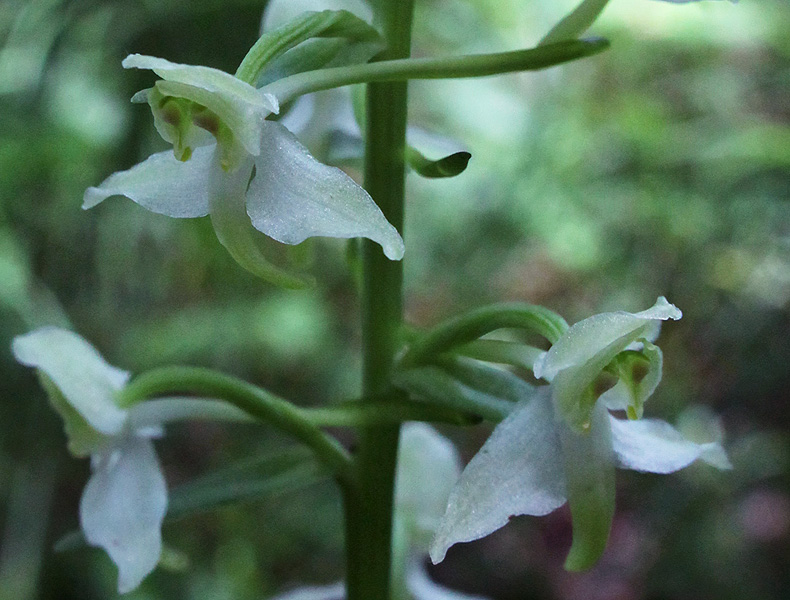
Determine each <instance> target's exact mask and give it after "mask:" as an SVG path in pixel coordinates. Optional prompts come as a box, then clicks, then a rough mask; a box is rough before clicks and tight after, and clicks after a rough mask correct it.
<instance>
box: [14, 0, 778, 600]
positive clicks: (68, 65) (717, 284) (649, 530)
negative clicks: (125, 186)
mask: <svg viewBox="0 0 790 600" xmlns="http://www.w3.org/2000/svg"><path fill="white" fill-rule="evenodd" d="M0 2H1V4H0V369H1V370H2V376H0V443H1V445H0V515H5V516H4V521H3V522H2V525H0V527H2V530H1V531H0V535H1V536H2V537H0V599H2V600H5V599H6V598H14V599H17V598H19V599H28V598H42V599H55V598H58V599H60V598H71V597H74V598H80V599H90V598H106V597H111V596H112V594H113V593H114V592H113V590H114V583H115V573H114V570H113V567H112V565H111V564H110V562H109V560H108V559H107V558H106V557H105V556H103V555H102V554H101V553H100V552H98V551H94V550H89V551H86V550H83V551H79V552H64V553H60V554H53V553H52V551H51V546H52V543H53V542H54V541H55V540H56V539H58V538H59V537H60V536H61V535H62V534H63V533H65V532H67V531H69V530H71V529H72V528H73V527H74V526H75V525H76V515H77V502H78V497H79V493H80V490H81V489H82V486H83V484H84V482H85V479H86V477H87V469H88V467H87V464H84V461H83V462H77V461H74V460H71V459H69V458H67V456H66V453H65V443H64V438H63V435H62V432H61V430H60V424H59V423H58V421H57V417H56V416H55V415H54V413H53V411H51V409H50V408H49V407H48V406H47V403H46V401H45V399H44V398H43V396H42V393H41V392H40V391H38V387H37V386H36V385H35V379H34V377H33V376H32V375H31V374H30V373H29V372H27V371H26V370H24V369H22V368H21V367H19V366H18V365H17V364H16V363H14V362H13V361H12V358H11V355H10V350H9V344H10V339H11V337H12V336H14V335H16V334H19V333H22V332H24V331H26V330H28V329H30V328H31V327H34V326H36V325H40V324H43V323H57V324H65V323H69V322H70V323H72V324H73V326H74V327H75V328H76V329H77V330H78V331H79V332H80V333H81V334H82V335H83V336H85V337H86V338H87V339H89V340H91V342H93V343H94V344H95V345H96V346H97V347H98V348H100V349H101V351H102V353H103V354H104V355H105V356H106V357H107V359H108V360H109V361H110V362H112V363H113V364H116V365H119V366H122V367H123V368H126V369H129V370H132V371H135V372H139V371H140V370H143V369H146V368H150V367H153V366H159V365H163V364H178V363H181V364H195V365H206V366H211V367H215V368H221V369H225V370H227V371H229V372H232V373H234V374H236V375H239V376H242V377H245V378H247V379H249V380H251V381H254V382H256V383H260V384H263V385H266V386H267V387H269V388H270V389H272V390H274V391H276V392H278V393H281V394H282V395H284V396H285V397H288V398H291V399H293V400H295V401H297V402H299V403H302V404H314V403H326V402H331V401H336V400H339V399H343V398H348V397H351V396H353V395H354V394H355V393H356V391H357V385H358V380H359V375H358V363H359V359H358V350H359V329H358V323H357V308H358V300H357V292H356V287H355V286H356V284H355V281H354V278H353V277H352V276H350V275H349V274H348V272H347V270H346V268H345V262H344V261H345V247H344V245H343V243H342V242H339V241H332V240H318V241H316V242H315V244H314V247H315V249H317V250H320V251H318V252H315V254H314V259H313V260H314V262H315V265H314V267H313V269H314V271H315V273H318V274H320V279H321V284H320V285H319V286H318V287H317V288H316V289H314V290H309V291H305V292H284V291H279V290H275V289H272V288H268V287H265V286H263V285H262V284H260V283H259V282H258V281H256V280H255V279H254V278H253V277H252V276H249V275H247V274H246V273H245V272H244V271H242V270H241V269H238V268H237V267H236V266H235V265H234V264H233V263H232V261H231V259H230V258H229V257H228V256H227V255H226V254H225V253H224V251H223V249H222V248H221V246H220V245H219V244H218V242H217V241H216V238H215V236H214V235H213V232H212V231H211V228H210V225H209V224H208V223H207V222H206V220H205V219H198V220H188V221H187V220H172V219H167V218H165V217H160V216H157V215H154V214H151V213H148V212H147V211H144V210H142V209H140V208H139V207H137V206H135V205H134V204H133V203H131V202H128V201H124V200H121V199H116V200H112V201H108V202H107V203H106V204H105V205H103V206H101V207H99V208H97V209H95V210H93V211H90V212H83V211H81V210H80V209H79V206H80V203H81V199H82V193H83V191H84V189H85V188H86V187H88V186H89V185H96V184H97V183H99V182H100V181H101V180H102V179H103V178H104V177H106V176H107V175H108V174H109V173H111V172H113V171H116V170H119V169H123V168H127V167H129V166H130V165H132V164H134V163H135V162H138V161H139V160H140V159H142V158H144V157H145V156H147V155H148V154H149V153H150V152H151V151H152V150H155V149H160V148H163V147H164V144H163V143H162V142H161V140H159V139H158V137H157V135H156V133H155V131H154V128H153V127H152V124H151V119H150V115H149V114H148V111H146V110H144V109H143V108H141V107H137V106H134V105H131V104H130V103H129V102H128V99H129V98H130V97H131V96H132V94H133V93H134V92H136V91H137V90H139V89H141V88H143V87H147V86H148V85H150V84H151V82H152V79H151V78H150V76H149V75H148V74H146V73H141V72H130V71H123V70H122V69H121V68H120V61H121V59H122V58H123V57H124V56H126V54H128V53H131V52H139V53H143V54H152V55H156V56H162V57H165V58H168V59H169V60H173V61H177V62H185V63H192V64H206V65H209V66H213V67H217V68H222V69H224V70H227V71H231V72H232V71H233V70H234V69H235V68H236V66H237V65H238V62H239V61H240V60H241V58H242V57H243V55H244V53H245V51H246V49H247V48H249V46H250V45H251V44H252V43H253V42H254V40H255V39H256V36H257V30H258V24H259V19H260V14H261V11H262V9H263V4H264V3H263V2H262V1H261V0H224V1H222V0H203V1H197V0H195V1H186V0H156V1H153V0H136V1H134V2H120V1H109V0H70V1H67V0H0ZM417 4H418V11H417V20H416V29H415V34H414V39H415V47H414V51H415V54H417V55H447V54H451V53H461V52H481V51H495V50H504V49H514V48H517V47H520V46H526V45H529V44H532V43H535V42H537V41H538V40H539V39H540V38H541V37H542V35H543V34H544V33H545V32H546V31H547V30H548V29H549V27H550V26H551V25H552V24H553V22H554V21H555V20H556V19H558V18H559V17H560V16H562V14H563V13H564V11H567V10H568V9H570V8H571V7H572V6H573V4H574V2H572V1H571V0H563V1H562V2H557V1H554V0H418V3H417ZM788 30H790V4H788V3H787V2H786V0H742V1H741V2H740V3H739V4H737V5H733V4H730V3H725V2H711V3H704V2H703V3H699V4H696V3H695V4H693V5H683V6H681V5H672V4H667V3H661V2H650V1H648V0H617V1H616V2H612V3H611V4H610V6H609V8H607V10H606V12H605V13H604V16H603V18H602V19H601V20H600V21H599V23H597V24H596V25H595V26H594V28H593V29H592V30H591V32H590V33H591V34H594V35H604V36H606V37H609V38H610V39H611V40H612V42H613V45H612V49H611V50H610V51H609V52H607V53H604V54H602V55H600V56H597V57H594V58H592V59H588V60H585V61H581V62H579V63H576V64H572V65H568V66H565V67H561V68H558V69H552V70H550V71H547V72H545V73H538V74H527V75H513V76H507V77H498V78H489V79H482V80H477V81H471V80H470V81H446V82H416V83H413V84H412V85H411V91H412V101H411V105H410V110H411V115H412V120H413V122H414V124H415V125H418V126H420V127H422V128H424V129H427V130H431V131H435V132H437V133H440V134H443V135H449V136H452V137H454V138H455V139H456V140H458V141H459V142H460V143H462V144H463V146H464V147H465V148H466V149H468V150H469V151H470V152H471V153H472V156H473V157H472V160H471V162H470V163H469V167H468V169H467V170H466V171H465V172H464V173H463V174H462V175H460V176H458V177H456V178H453V179H446V180H424V179H418V178H417V177H415V176H410V178H409V181H408V183H409V192H410V196H409V204H408V213H407V214H408V223H407V231H406V244H407V253H406V260H407V263H406V273H407V297H406V301H407V307H408V317H409V319H410V320H411V321H412V322H413V323H415V324H418V325H428V324H433V323H435V322H436V321H437V320H439V319H440V318H442V317H445V316H448V315H450V314H453V313H455V312H458V311H459V310H462V309H465V308H470V307H472V306H476V305H479V304H482V303H484V302H488V301H492V300H500V299H521V300H527V301H530V302H536V303H544V304H546V305H548V306H550V307H551V308H553V309H555V310H557V311H558V312H560V313H562V314H563V315H564V316H565V317H566V318H567V319H568V321H570V322H574V321H576V320H578V319H579V318H582V317H585V316H589V315H590V314H594V313H598V312H602V311H605V310H615V309H621V308H624V309H628V310H633V309H636V308H639V307H641V306H642V305H645V304H646V303H649V302H652V300H653V299H655V297H657V296H659V295H666V296H667V297H668V298H669V299H670V300H671V301H672V302H674V303H675V304H677V305H678V306H679V307H680V308H681V309H683V312H684V318H683V319H682V320H681V321H679V322H678V323H675V324H672V325H671V326H667V327H666V329H665V331H664V333H663V334H662V340H663V342H662V347H663V349H664V352H665V361H666V362H665V376H664V380H663V383H662V386H661V387H660V388H659V390H658V392H657V394H656V396H655V397H654V398H653V399H652V400H651V402H650V404H649V406H648V408H647V410H648V413H651V414H653V415H655V416H660V417H663V418H667V419H668V420H670V421H673V422H678V419H680V423H681V426H682V427H685V428H686V429H687V430H690V431H693V430H694V428H700V427H710V426H711V423H710V417H709V414H708V413H710V412H711V411H712V412H713V413H715V414H718V415H720V416H721V423H722V425H723V427H724V431H725V445H726V446H727V447H728V450H729V452H730V454H731V458H732V460H733V463H734V465H735V470H734V471H733V472H731V473H728V474H720V473H718V472H712V471H709V470H706V469H705V467H703V466H700V467H699V468H696V467H695V468H692V469H690V470H688V471H687V472H684V473H683V474H682V475H680V476H678V477H675V478H674V479H669V478H656V477H652V476H650V475H639V474H631V475H630V476H626V477H621V478H620V480H619V486H620V487H619V494H618V511H617V516H616V520H615V525H614V531H613V535H612V541H611V544H610V548H609V550H608V551H607V553H606V554H605V555H604V559H603V561H602V562H601V564H600V565H599V566H598V567H596V568H595V569H594V570H593V571H591V572H589V573H587V574H584V575H573V574H568V573H565V572H564V571H562V570H561V561H562V557H563V549H565V548H567V545H568V540H569V535H570V521H569V518H568V515H567V514H566V513H564V512H562V511H559V512H557V513H555V514H554V515H553V516H552V517H550V518H549V519H547V520H544V521H541V522H537V521H536V520H534V519H529V518H519V519H516V520H514V522H513V523H512V524H511V526H510V527H508V528H505V529H503V530H502V531H500V532H499V533H497V534H495V535H493V536H491V537H490V538H487V539H485V540H481V541H480V542H477V543H475V544H470V545H467V546H460V547H458V548H454V549H453V550H451V551H450V552H449V554H448V559H447V560H446V562H445V563H443V564H442V565H441V567H440V568H437V569H434V571H433V573H434V576H435V577H437V578H438V579H441V580H442V581H443V582H444V583H445V584H448V585H455V586H457V587H459V588H463V589H467V590H470V591H474V592H477V593H485V594H487V595H489V596H490V597H492V598H496V599H500V600H511V599H512V600H523V599H524V598H533V597H534V598H538V597H541V598H558V599H560V598H561V599H576V598H584V599H593V600H594V599H595V598H651V599H653V598H656V599H658V598H661V599H664V598H666V599H673V600H674V599H684V598H717V599H719V598H724V599H727V598H733V599H735V598H744V597H749V598H755V599H757V600H763V599H765V600H773V599H777V600H778V599H780V598H785V597H788V596H790V578H789V577H788V571H787V564H790V495H789V488H790V485H788V484H789V483H790V450H788V447H790V444H788V442H790V439H789V438H790V435H789V434H788V429H789V428H790V418H788V412H787V409H786V406H787V404H788V392H787V389H788V387H789V386H790V369H788V367H787V364H788V362H790V343H789V342H788V338H789V337H790V336H789V335H788V334H789V333H790V313H789V312H788V309H790V100H788V99H790V38H789V37H788V36H787V31H788ZM353 174H355V175H356V173H353ZM692 403H693V404H696V405H701V407H702V408H701V409H696V410H693V411H689V410H686V407H687V406H688V405H689V404H692ZM446 432H447V433H451V434H452V435H453V436H454V437H455V439H456V440H457V441H458V442H459V444H460V445H461V447H462V448H463V450H464V452H465V456H466V457H467V458H468V457H469V456H471V455H472V454H473V453H474V452H475V451H476V450H477V448H478V447H479V445H480V444H481V443H482V440H483V439H485V435H486V433H487V432H488V429H487V428H485V427H484V426H480V427H478V428H474V429H471V430H469V431H460V430H450V429H448V430H446ZM284 443H289V442H287V440H284V439H282V438H281V437H280V436H276V435H274V433H273V432H272V433H268V432H266V433H265V434H264V435H263V436H261V435H260V434H259V433H258V432H257V430H255V429H252V428H249V427H238V426H237V427H235V428H234V427H230V426H223V427H219V426H206V425H193V426H181V427H180V428H178V427H176V428H174V431H173V435H170V436H168V439H167V441H166V442H165V443H163V444H161V446H160V448H159V449H160V453H161V455H162V460H163V463H164V466H165V470H166V473H167V477H168V481H169V483H170V484H171V486H172V487H174V486H176V485H177V484H179V483H181V482H185V481H188V480H190V479H192V478H193V477H194V476H196V475H197V474H200V473H203V472H205V471H207V470H210V469H212V468H215V467H219V466H220V465H222V464H224V463H225V461H228V460H232V459H235V458H241V457H244V456H248V455H249V454H250V453H253V454H262V453H265V452H267V451H268V450H270V449H273V448H277V447H280V446H281V445H282V444H284ZM164 534H165V542H166V544H167V545H168V546H169V548H170V550H169V551H168V554H167V563H168V564H169V566H170V567H171V569H172V570H171V571H170V572H168V571H165V570H162V569H160V571H159V572H158V573H157V574H156V575H154V576H153V577H152V578H150V580H148V581H146V582H145V583H144V585H143V586H142V587H141V588H140V590H139V591H137V592H135V593H134V595H132V596H129V597H131V598H146V599H148V598H150V599H159V598H184V599H187V598H200V599H214V598H217V599H224V598H237V599H245V598H250V599H252V598H256V599H258V598H263V597H266V596H267V595H269V594H272V593H274V592H275V591H277V590H279V589H281V588H282V586H284V585H288V584H294V583H296V582H300V581H302V582H316V583H321V582H328V581H332V580H334V579H335V578H337V577H338V576H339V574H340V572H341V569H342V556H341V547H342V546H341V542H342V527H341V524H340V511H339V503H338V499H337V496H336V493H335V491H334V490H333V488H332V487H331V486H330V485H328V484H327V485H325V486H323V485H319V486H314V487H312V488H309V489H307V490H305V491H302V492H299V493H296V494H289V495H279V496H273V497H267V498H265V499H262V500H261V501H259V502H251V503H246V504H245V505H244V506H240V507H229V508H223V509H221V510H219V511H217V512H215V513H211V514H206V515H198V516H192V517H189V518H185V519H182V520H180V521H178V522H176V523H173V524H172V525H169V526H167V527H166V528H165V531H164ZM186 560H188V565H186V564H185V561H186Z"/></svg>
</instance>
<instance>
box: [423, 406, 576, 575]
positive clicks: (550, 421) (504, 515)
mask: <svg viewBox="0 0 790 600" xmlns="http://www.w3.org/2000/svg"><path fill="white" fill-rule="evenodd" d="M564 503H565V477H564V474H563V467H562V455H561V451H560V442H559V438H558V435H557V430H556V423H555V421H554V414H553V410H552V407H551V402H550V400H549V398H548V394H547V393H541V394H537V395H536V396H535V397H534V398H533V399H532V400H531V401H527V402H524V403H522V404H519V405H518V406H517V407H516V408H515V409H514V410H513V412H511V413H510V415H509V416H508V417H507V418H506V419H505V420H504V421H502V422H501V423H500V424H499V425H497V427H496V429H494V432H493V433H492V434H491V437H489V438H488V440H487V441H486V443H485V444H483V447H482V448H481V449H480V451H479V452H478V453H477V454H476V455H475V456H474V458H472V460H471V461H470V462H469V464H468V465H467V467H466V469H464V472H463V473H462V474H461V479H460V481H459V482H458V484H457V485H456V486H455V488H454V489H453V491H452V493H451V494H450V499H449V501H448V506H447V512H446V513H445V515H444V518H443V519H442V523H441V525H440V527H439V531H438V533H437V535H436V539H434V542H433V545H432V547H431V560H432V561H433V562H434V563H437V562H439V561H441V560H442V559H443V558H444V555H445V553H446V552H447V549H448V548H449V547H450V546H452V545H453V544H455V543H457V542H468V541H471V540H476V539H478V538H481V537H483V536H486V535H488V534H489V533H491V532H493V531H496V530H497V529H499V528H500V527H502V526H503V525H505V524H506V523H507V522H508V520H509V519H510V517H512V516H515V515H536V516H540V515H545V514H548V513H550V512H551V511H553V510H554V509H556V508H558V507H560V506H562V505H563V504H564Z"/></svg>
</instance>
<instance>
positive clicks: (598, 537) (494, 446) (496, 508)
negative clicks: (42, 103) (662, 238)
mask: <svg viewBox="0 0 790 600" xmlns="http://www.w3.org/2000/svg"><path fill="white" fill-rule="evenodd" d="M680 317H681V313H680V311H679V310H678V309H677V308H676V307H675V306H673V305H672V304H670V303H669V302H667V301H666V299H665V298H659V299H658V301H657V302H656V304H655V306H653V307H652V308H650V309H648V310H646V311H643V312H639V313H628V312H614V313H603V314H599V315H596V316H593V317H590V318H588V319H585V320H583V321H580V322H579V323H576V324H575V325H573V326H572V327H570V328H569V329H568V330H567V331H566V332H565V333H564V334H563V335H562V337H561V338H560V339H559V340H558V341H557V342H556V343H555V344H554V345H553V346H552V347H551V349H550V350H549V351H548V352H546V353H544V354H543V355H541V356H540V357H539V358H538V360H537V361H536V363H535V366H534V372H535V376H536V377H538V378H543V379H545V380H546V381H548V382H549V383H550V385H549V386H545V387H542V388H539V390H538V392H537V393H536V394H535V395H534V396H533V397H532V398H528V399H525V400H524V401H523V402H521V403H519V404H517V405H516V407H515V408H514V410H513V411H512V412H511V413H510V415H508V417H507V418H506V419H505V420H503V421H502V422H501V423H500V424H499V425H498V426H497V427H496V428H495V429H494V432H493V433H492V435H491V437H490V438H489V439H488V440H487V441H486V443H485V444H484V445H483V447H482V448H481V449H480V451H479V452H478V453H477V454H476V455H475V456H474V458H473V459H472V460H471V461H470V462H469V464H468V465H467V467H466V469H465V470H464V472H463V474H462V475H461V479H460V480H459V482H458V484H457V485H456V487H455V488H454V489H453V492H452V494H451V495H450V498H449V501H448V507H447V512H446V513H445V515H444V518H443V520H442V523H441V526H440V527H439V531H438V533H437V535H436V538H435V539H434V541H433V545H432V547H431V558H432V560H433V561H434V562H435V563H436V562H439V561H441V560H442V559H443V558H444V556H445V553H446V552H447V549H448V548H449V547H450V546H452V545H453V544H455V543H458V542H466V541H472V540H476V539H478V538H481V537H483V536H486V535H488V534H489V533H492V532H493V531H495V530H497V529H499V528H500V527H502V526H503V525H505V524H506V523H507V522H508V520H509V519H510V517H512V516H515V515H534V516H541V515H546V514H548V513H550V512H552V511H553V510H555V509H557V508H559V507H560V506H562V505H563V504H565V502H566V501H567V502H569V504H570V508H571V515H572V519H573V545H572V547H571V551H570V553H569V555H568V558H567V560H566V563H565V564H566V568H568V569H571V570H579V569H585V568H588V567H590V566H591V565H592V564H593V563H594V562H595V561H596V560H597V559H598V557H599V556H600V554H601V553H602V552H603V550H604V548H605V546H606V541H607V539H608V535H609V529H610V527H611V522H612V518H613V514H614V499H615V476H614V473H615V467H616V466H618V467H621V468H626V469H633V470H636V471H644V472H651V473H672V472H674V471H677V470H679V469H682V468H684V467H686V466H688V465H690V464H691V463H693V462H694V461H696V460H697V459H701V460H703V461H705V462H707V463H709V464H711V465H713V466H716V467H718V468H720V469H727V468H730V464H729V461H728V460H727V456H726V455H725V453H724V450H723V449H722V447H721V446H720V445H719V444H718V443H715V442H713V441H711V442H710V443H702V444H698V443H694V442H691V441H689V440H686V439H685V438H684V437H683V436H682V435H681V434H680V433H679V432H678V431H677V430H675V429H674V428H673V427H672V426H671V425H669V424H668V423H666V422H664V421H660V420H656V419H643V420H638V417H641V413H642V404H643V403H644V401H645V400H646V399H647V397H648V396H650V394H652V392H653V391H654V390H655V388H656V386H657V385H658V382H659V380H660V379H661V364H662V358H661V352H660V350H658V348H657V347H656V346H654V345H653V344H652V342H653V341H655V339H656V337H657V335H658V331H659V327H660V323H661V321H665V320H668V319H679V318H680ZM615 382H616V385H614V386H613V387H612V385H613V384H615ZM607 388H608V389H607ZM609 409H617V410H620V409H625V410H626V411H627V414H628V416H629V417H630V418H629V419H628V420H625V419H620V418H618V417H616V416H614V415H612V414H610V413H609Z"/></svg>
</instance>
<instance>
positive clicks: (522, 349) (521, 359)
mask: <svg viewBox="0 0 790 600" xmlns="http://www.w3.org/2000/svg"><path fill="white" fill-rule="evenodd" d="M455 351H456V352H457V353H458V354H461V355H463V356H467V357H469V358H474V359H477V360H482V361H485V362H491V363H498V364H501V365H512V366H514V367H520V368H522V369H528V370H530V371H531V370H532V368H533V365H534V364H535V361H536V360H537V359H538V357H539V356H540V355H541V354H543V350H541V349H540V348H536V347H535V346H530V345H528V344H524V343H522V342H511V341H508V340H475V341H474V342H469V343H468V344H465V345H463V346H459V347H458V348H456V349H455Z"/></svg>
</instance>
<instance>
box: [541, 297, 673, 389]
mask: <svg viewBox="0 0 790 600" xmlns="http://www.w3.org/2000/svg"><path fill="white" fill-rule="evenodd" d="M681 316H682V313H681V312H680V311H679V310H678V309H677V307H675V306H674V305H672V304H670V303H669V302H667V299H666V298H664V297H663V296H662V297H660V298H659V299H658V300H657V301H656V304H655V305H654V306H653V307H652V308H649V309H648V310H645V311H642V312H638V313H628V312H624V311H621V312H611V313H601V314H599V315H594V316H592V317H589V318H587V319H584V320H583V321H579V322H578V323H576V324H574V325H572V326H571V327H570V329H568V331H566V332H565V333H564V334H563V336H562V337H561V338H560V339H559V340H558V341H557V343H556V344H554V345H553V346H552V347H551V349H550V350H549V351H548V352H547V353H546V354H545V355H543V356H542V357H540V358H539V359H538V360H537V361H536V362H535V377H538V378H541V377H542V378H544V379H546V380H548V381H551V380H552V379H554V376H555V375H556V374H557V373H558V372H559V371H561V370H562V369H567V368H568V367H571V366H575V365H580V364H582V363H585V362H587V361H589V360H591V359H592V358H593V357H596V359H597V358H598V356H597V355H600V358H601V360H602V361H604V364H606V363H608V362H609V360H611V358H614V356H615V355H616V354H617V353H618V352H620V351H622V350H624V349H625V348H626V347H627V346H628V345H629V344H631V342H633V341H634V340H636V339H637V338H640V337H647V336H646V332H649V331H654V327H655V325H654V322H655V321H665V320H667V319H674V320H677V319H679V318H680V317H681ZM607 356H608V357H610V358H609V359H608V360H606V357H607Z"/></svg>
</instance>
